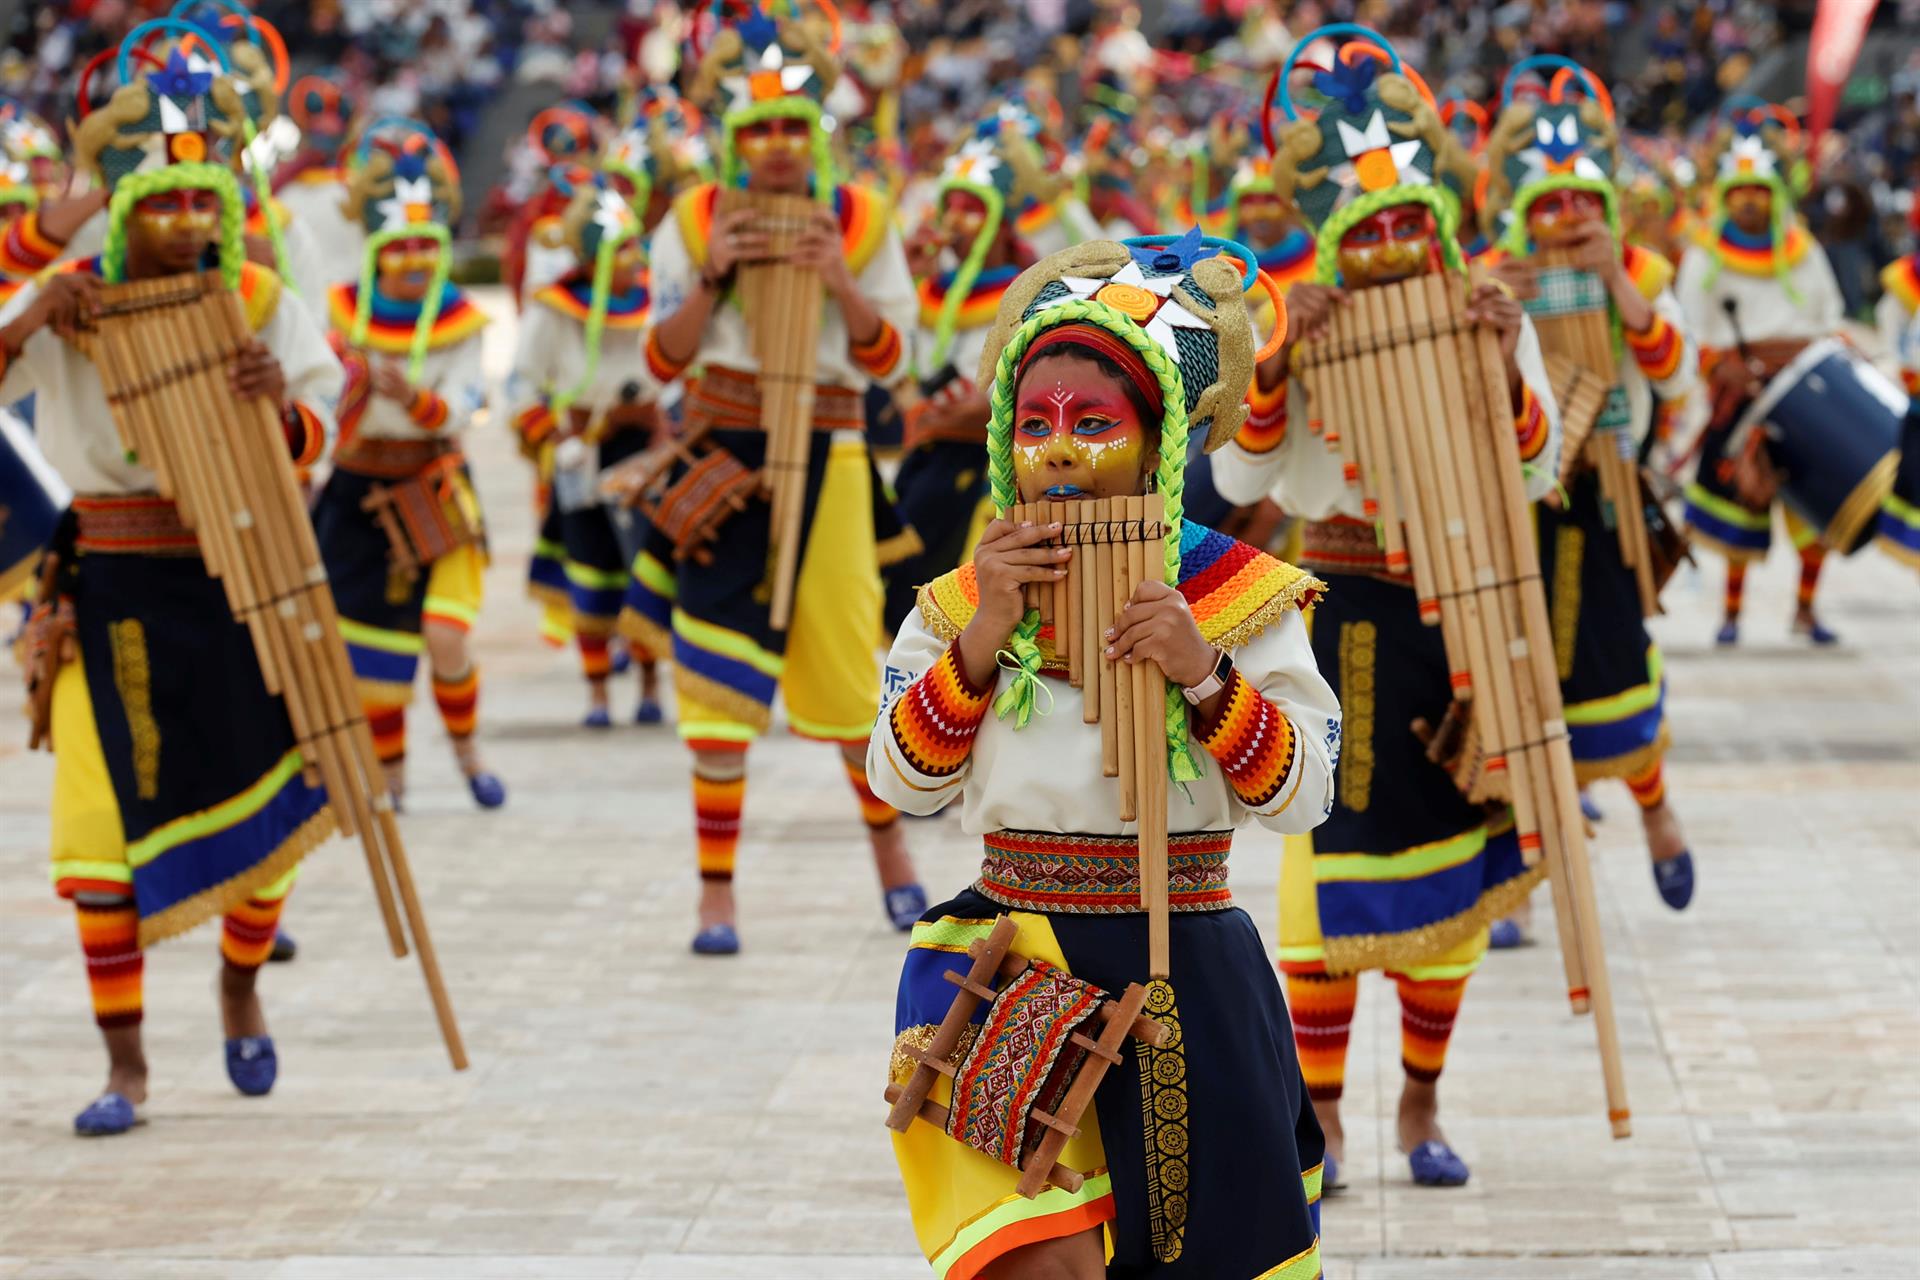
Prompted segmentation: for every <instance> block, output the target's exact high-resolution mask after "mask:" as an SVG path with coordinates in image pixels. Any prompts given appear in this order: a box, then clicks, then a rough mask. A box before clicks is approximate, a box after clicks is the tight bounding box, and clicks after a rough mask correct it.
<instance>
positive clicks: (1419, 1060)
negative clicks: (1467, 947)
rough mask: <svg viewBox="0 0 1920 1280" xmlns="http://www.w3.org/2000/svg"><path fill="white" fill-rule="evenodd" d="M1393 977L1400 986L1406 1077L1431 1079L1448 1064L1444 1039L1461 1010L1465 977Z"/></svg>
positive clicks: (1395, 975)
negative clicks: (1426, 978)
mask: <svg viewBox="0 0 1920 1280" xmlns="http://www.w3.org/2000/svg"><path fill="white" fill-rule="evenodd" d="M1393 981H1394V985H1395V986H1397V987H1399V988H1400V1064H1401V1065H1402V1066H1403V1067H1405V1068H1406V1071H1407V1078H1408V1079H1410V1080H1420V1081H1424V1082H1427V1083H1431V1082H1433V1081H1435V1080H1438V1079H1439V1078H1440V1072H1441V1070H1442V1068H1444V1067H1445V1066H1446V1065H1447V1041H1448V1039H1449V1038H1450V1037H1451V1036H1452V1035H1453V1021H1454V1019H1455V1018H1456V1017H1458V1016H1459V1014H1460V998H1461V997H1462V996H1464V995H1465V994H1466V992H1467V980H1466V979H1465V978H1439V979H1432V980H1428V981H1416V980H1414V979H1412V978H1409V977H1407V976H1406V975H1405V974H1398V973H1396V974H1394V975H1393Z"/></svg>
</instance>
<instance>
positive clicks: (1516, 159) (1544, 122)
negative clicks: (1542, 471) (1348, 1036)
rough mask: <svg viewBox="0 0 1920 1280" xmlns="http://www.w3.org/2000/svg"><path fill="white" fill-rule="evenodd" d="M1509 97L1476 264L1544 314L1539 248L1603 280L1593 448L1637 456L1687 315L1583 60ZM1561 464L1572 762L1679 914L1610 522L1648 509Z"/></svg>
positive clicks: (1683, 888) (1551, 532)
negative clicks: (1607, 378) (1628, 813)
mask: <svg viewBox="0 0 1920 1280" xmlns="http://www.w3.org/2000/svg"><path fill="white" fill-rule="evenodd" d="M1550 70H1551V71H1554V72H1555V74H1554V75H1553V77H1552V83H1551V85H1545V86H1542V88H1543V90H1544V92H1542V93H1538V94H1531V95H1523V94H1516V92H1515V87H1516V85H1517V84H1518V80H1519V77H1520V76H1521V75H1522V74H1523V73H1525V72H1528V71H1533V72H1535V73H1537V74H1539V75H1540V76H1541V77H1542V78H1543V79H1545V78H1546V76H1547V74H1548V72H1549V71H1550ZM1502 96H1503V98H1504V99H1505V101H1504V103H1503V105H1502V107H1501V113H1500V117H1499V120H1498V121H1497V122H1496V123H1495V125H1494V128H1493V131H1492V136H1491V139H1490V141H1489V142H1488V145H1487V151H1486V163H1487V174H1488V181H1487V184H1486V188H1485V192H1486V200H1485V204H1484V206H1483V207H1482V210H1481V217H1482V219H1483V221H1484V223H1485V225H1486V229H1487V234H1488V236H1489V238H1491V239H1494V240H1495V241H1496V242H1497V243H1496V246H1495V247H1494V248H1493V249H1491V250H1489V251H1488V253H1487V255H1486V256H1485V257H1484V258H1483V259H1482V260H1483V261H1484V262H1486V263H1487V264H1488V265H1489V266H1490V267H1492V268H1493V270H1494V272H1495V274H1496V276H1497V277H1498V278H1500V279H1501V280H1503V281H1505V282H1506V283H1507V284H1508V285H1509V286H1510V287H1511V288H1513V290H1514V291H1515V292H1516V293H1517V294H1518V295H1519V296H1520V298H1521V299H1522V301H1523V304H1524V305H1525V306H1526V307H1527V309H1528V311H1529V312H1530V313H1532V314H1536V315H1542V314H1544V315H1551V314H1553V313H1554V308H1555V307H1556V306H1557V305H1558V302H1557V299H1555V298H1553V297H1548V296H1542V294H1543V291H1542V289H1541V288H1540V287H1539V283H1538V281H1539V278H1538V276H1537V275H1536V273H1535V267H1534V265H1533V262H1532V259H1533V257H1534V255H1535V251H1536V250H1539V249H1546V248H1552V249H1560V250H1565V251H1566V252H1567V253H1568V254H1569V255H1570V260H1571V261H1572V263H1573V264H1574V266H1575V269H1577V270H1582V271H1586V272H1588V273H1590V274H1591V275H1593V276H1596V277H1598V278H1599V280H1600V281H1601V282H1602V283H1603V284H1604V287H1605V289H1606V292H1607V308H1608V311H1609V315H1610V320H1611V323H1612V325H1613V326H1614V327H1615V328H1616V330H1617V332H1618V333H1619V335H1620V336H1619V339H1618V343H1617V357H1616V373H1615V377H1616V382H1615V386H1614V389H1613V392H1612V394H1611V395H1610V396H1609V398H1608V401H1607V403H1606V406H1605V408H1603V409H1602V410H1601V414H1600V419H1599V421H1597V422H1596V423H1595V424H1594V428H1593V430H1594V435H1593V436H1592V437H1591V438H1590V439H1591V441H1592V443H1591V444H1590V445H1589V448H1607V449H1612V448H1617V447H1619V445H1620V441H1621V437H1622V434H1623V433H1627V434H1626V438H1627V440H1628V441H1630V442H1631V443H1632V444H1633V446H1634V455H1635V456H1636V457H1637V456H1639V448H1640V444H1641V442H1643V441H1644V440H1645V438H1646V435H1647V432H1648V431H1649V430H1650V429H1651V428H1652V425H1653V421H1654V416H1655V413H1656V406H1657V405H1658V404H1659V403H1662V402H1675V401H1678V400H1679V399H1680V398H1681V397H1683V396H1685V395H1686V394H1687V392H1688V391H1689V390H1690V389H1691V388H1692V386H1693V383H1694V377H1695V364H1694V353H1693V349H1692V345H1691V344H1690V343H1689V342H1688V340H1687V334H1686V321H1685V318H1684V317H1683V316H1682V315H1681V313H1680V304H1679V303H1678V302H1677V301H1676V300H1675V299H1674V297H1673V293H1672V291H1671V290H1670V289H1669V288H1668V285H1669V284H1670V282H1671V281H1672V279H1673V266H1672V264H1671V263H1669V262H1668V261H1667V260H1666V259H1665V258H1663V257H1661V256H1660V255H1659V254H1657V253H1655V252H1653V251H1652V250H1651V249H1644V248H1640V247H1638V246H1636V245H1630V244H1623V243H1622V242H1621V240H1620V226H1621V224H1620V210H1619V198H1618V196H1617V194H1616V190H1615V186H1614V179H1615V175H1616V168H1617V155H1618V148H1619V136H1618V133H1617V131H1616V126H1615V124H1614V119H1613V111H1612V101H1611V99H1610V98H1609V97H1607V96H1606V91H1605V88H1604V86H1602V85H1601V84H1600V82H1599V80H1598V79H1597V78H1595V77H1594V76H1593V74H1592V73H1591V72H1589V71H1586V70H1585V69H1584V68H1579V67H1576V66H1574V64H1572V63H1568V62H1566V61H1564V60H1562V59H1544V58H1543V59H1529V60H1527V61H1526V62H1523V63H1521V64H1519V65H1518V66H1516V67H1515V68H1514V69H1513V71H1512V72H1510V73H1509V74H1508V76H1507V83H1506V89H1505V91H1504V93H1503V95H1502ZM1562 474H1563V475H1568V476H1570V477H1571V478H1570V479H1569V482H1568V487H1567V492H1566V495H1565V497H1564V499H1563V498H1562V496H1561V495H1560V494H1557V493H1556V494H1554V495H1552V496H1550V497H1549V498H1548V499H1547V501H1545V502H1543V503H1541V504H1540V507H1539V508H1538V512H1539V528H1540V563H1541V566H1542V569H1543V571H1544V577H1545V587H1546V593H1547V601H1548V606H1549V613H1550V616H1551V618H1552V622H1553V629H1554V642H1555V651H1556V658H1557V660H1558V662H1559V674H1560V689H1561V695H1562V697H1563V698H1564V700H1565V705H1566V720H1567V728H1568V731H1569V733H1570V735H1571V738H1572V748H1573V762H1574V773H1575V776H1576V777H1577V778H1578V779H1579V782H1580V785H1581V786H1582V787H1583V788H1584V787H1585V786H1587V785H1588V784H1589V783H1591V782H1594V781H1596V780H1597V779H1600V778H1618V779H1620V780H1621V781H1623V782H1625V783H1626V784H1627V787H1628V788H1629V790H1631V791H1632V793H1633V797H1634V799H1635V801H1637V802H1638V804H1639V806H1640V819H1641V825H1642V826H1643V827H1644V829H1645V831H1646V837H1647V851H1648V853H1649V854H1650V855H1651V857H1652V859H1653V878H1654V883H1655V885H1656V887H1657V888H1658V890H1659V893H1660V897H1661V899H1662V900H1663V901H1664V902H1665V903H1666V904H1667V905H1668V906H1670V907H1672V908H1673V909H1674V910H1676V911H1678V910H1680V909H1682V908H1683V907H1685V906H1686V905H1687V903H1688V902H1689V901H1690V900H1691V899H1692V897H1693V878H1694V872H1693V855H1692V854H1691V853H1689V852H1688V851H1687V846H1686V838H1685V836H1684V835H1683V833H1682V832H1681V830H1680V822H1679V819H1678V818H1677V817H1676V816H1675V814H1674V812H1673V808H1672V806H1671V805H1670V804H1669V803H1668V801H1667V794H1666V783H1665V781H1664V778H1663V775H1662V770H1661V761H1662V759H1663V758H1664V757H1665V755H1666V751H1667V743H1668V737H1667V722H1666V707H1665V701H1666V678H1665V676H1664V674H1663V664H1662V662H1661V658H1660V650H1659V648H1658V647H1657V646H1656V645H1655V644H1654V643H1653V640H1652V638H1651V637H1650V636H1648V634H1647V629H1646V624H1645V622H1644V620H1643V619H1642V617H1641V602H1640V594H1639V588H1638V586H1637V585H1636V583H1635V580H1634V571H1633V570H1632V569H1631V568H1629V567H1628V566H1627V564H1626V563H1625V561H1623V560H1622V559H1621V556H1620V538H1619V535H1618V533H1617V532H1616V526H1617V523H1618V522H1619V521H1621V520H1639V519H1641V518H1642V513H1641V512H1640V511H1638V510H1634V511H1621V510H1617V509H1615V508H1614V507H1613V505H1612V504H1611V503H1608V502H1607V501H1606V500H1605V499H1604V498H1603V497H1602V495H1601V489H1600V480H1599V476H1598V474H1597V473H1596V472H1595V471H1594V469H1593V467H1592V466H1591V464H1589V463H1587V462H1584V461H1583V462H1577V463H1574V464H1573V465H1572V466H1571V467H1563V468H1562Z"/></svg>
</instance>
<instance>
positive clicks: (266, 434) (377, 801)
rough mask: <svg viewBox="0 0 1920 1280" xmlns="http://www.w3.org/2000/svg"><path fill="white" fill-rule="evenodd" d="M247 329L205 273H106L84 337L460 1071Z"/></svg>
mask: <svg viewBox="0 0 1920 1280" xmlns="http://www.w3.org/2000/svg"><path fill="white" fill-rule="evenodd" d="M252 341H253V333H252V331H251V329H250V328H249V326H248V324H247V318H246V316H245V314H244V313H243V312H242V311H241V308H240V300H239V298H238V296H237V295H236V294H235V293H234V292H233V291H232V290H230V289H228V288H227V287H226V286H225V284H224V283H223V282H222V280H221V277H220V275H219V273H218V272H206V273H202V274H198V275H179V276H168V277H165V278H162V279H157V280H140V281H133V282H129V283H126V284H116V285H107V286H105V287H103V288H102V289H101V290H100V309H99V311H98V313H97V314H96V315H95V316H94V317H93V319H92V321H91V328H90V329H89V330H88V331H87V332H85V333H83V334H82V335H81V336H80V339H79V345H80V346H81V348H82V349H83V350H84V351H85V352H86V353H87V355H88V356H89V357H90V358H91V359H92V360H93V362H94V364H95V366H96V367H97V368H98V369H99V372H100V378H101V381H102V383H103V385H104V386H105V389H106V396H107V403H108V405H109V406H110V408H111V410H112V413H113V419H114V425H115V426H116V427H118V428H119V431H120V437H121V441H122V443H123V444H124V445H125V446H126V448H127V449H128V450H129V451H130V452H131V453H133V454H134V455H135V456H137V457H138V458H139V460H140V462H141V464H142V465H144V466H146V467H148V468H150V469H151V470H152V471H153V473H154V476H155V477H156V479H157V482H158V484H159V488H160V492H161V494H162V495H163V496H165V497H167V498H169V499H171V500H172V501H173V503H174V504H175V506H177V507H178V508H179V511H180V517H181V519H182V520H183V521H185V523H186V524H187V526H188V527H189V528H191V529H193V531H194V533H195V534H196V535H197V537H198V539H199V542H200V553H201V556H202V557H203V559H204V560H205V562H206V566H207V572H208V573H209V574H210V575H211V576H213V577H215V578H217V579H219V581H220V584H221V586H222V587H223V588H224V590H225V593H226V597H227V604H228V607H229V608H231V609H232V611H233V616H234V618H235V619H236V620H237V621H239V622H240V623H242V624H243V625H244V626H245V627H246V628H247V630H248V632H249V634H250V635H251V636H252V639H253V646H254V652H255V654H257V655H258V657H259V661H260V675H261V677H262V679H263V680H264V681H265V682H266V686H267V690H268V692H270V693H272V694H274V695H276V696H278V697H280V698H281V699H282V700H283V701H284V702H285V704H286V708H287V716H288V719H289V721H290V722H291V723H292V726H293V734H294V738H295V740H296V742H297V743H298V744H299V748H300V754H301V756H302V758H303V759H304V761H305V771H306V777H307V781H308V783H309V784H310V785H318V784H324V785H325V787H326V789H327V799H328V803H329V805H330V806H331V808H332V811H333V816H334V819H335V821H336V822H337V824H338V825H339V828H340V831H341V834H343V835H356V834H357V835H358V836H359V837H360V842H361V844H362V846H363V847H364V849H365V851H366V856H367V866H368V869H369V870H370V871H371V872H372V874H373V886H374V893H375V895H376V897H378V899H379V902H380V911H381V915H382V917H383V919H384V921H385V923H386V928H387V937H388V940H389V942H390V943H391V945H392V947H393V953H394V955H396V956H404V955H406V954H407V949H408V941H407V940H408V935H409V933H410V934H411V936H412V943H413V950H414V951H415V952H416V953H417V954H418V956H419V959H420V967H421V971H422V973H423V974H424V976H425V978H426V982H427V990H428V993H429V995H430V996H431V998H432V1000H433V1007H434V1013H435V1015H436V1016H437V1018H438V1019H439V1023H440V1031H441V1035H442V1038H443V1039H444V1040H445V1041H446V1045H447V1052H448V1054H449V1056H450V1057H451V1058H452V1059H453V1065H454V1068H455V1069H456V1070H460V1069H464V1068H465V1067H466V1065H467V1058H466V1051H465V1049H464V1047H463V1046H462V1044H461V1039H460V1029H459V1025H458V1023H457V1022H456V1021H455V1020H454V1016H453V1006H452V1003H451V1002H450V1001H449V1000H448V998H447V992H446V987H445V984H444V983H443V982H442V980H441V976H440V966H439V961H438V959H437V957H436V955H435V952H434V949H433V940H432V937H431V936H430V934H429V933H428V931H427V921H426V916H425V914H424V912H423V911H422V910H421V907H420V902H419V897H418V895H417V894H416V893H415V891H414V885H413V874H412V871H411V869H410V868H409V866H408V863H407V855H406V847H405V845H403V844H402V843H401V840H400V830H399V826H398V824H397V823H396V822H395V821H394V814H393V802H392V800H391V799H390V798H389V797H388V794H387V789H386V781H385V777H384V774H383V772H382V769H381V765H380V762H379V759H378V757H377V756H375V754H374V749H373V736H372V734H371V732H370V731H369V729H368V727H367V722H366V717H365V715H364V714H363V713H362V711H361V705H360V696H359V692H358V689H357V687H356V684H355V681H354V676H353V670H352V668H351V666H350V665H349V664H348V661H347V650H346V645H345V643H344V642H343V641H342V640H341V638H340V623H339V617H338V615H337V614H336V613H335V612H334V605H333V593H332V590H331V588H330V587H329V585H328V582H327V573H326V569H325V568H324V567H323V566H322V564H321V560H320V550H319V547H318V545H317V544H316V542H315V541H314V536H313V526H312V524H311V523H310V522H309V521H308V518H307V509H306V504H305V503H304V502H303V501H302V500H301V497H300V490H299V486H298V484H297V483H296V481H295V479H294V474H293V464H292V461H291V459H289V458H288V456H287V443H286V436H285V434H284V432H283V430H282V428H281V425H280V415H279V411H278V410H277V408H276V407H275V406H273V405H270V404H269V403H268V402H267V401H266V400H265V399H264V398H258V397H256V398H254V399H250V400H241V399H238V398H236V397H235V396H234V394H233V391H232V387H231V384H230V382H229V369H230V367H231V365H232V363H233V360H234V358H235V356H236V355H237V354H238V352H239V351H240V349H241V348H242V347H244V346H246V345H247V344H248V343H250V342H252ZM396 894H397V897H398V899H399V901H400V904H401V907H402V908H403V909H404V911H405V915H406V926H405V927H404V929H403V927H402V925H401V921H400V914H399V912H397V911H396V909H395V905H394V903H395V898H396Z"/></svg>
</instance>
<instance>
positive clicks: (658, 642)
mask: <svg viewBox="0 0 1920 1280" xmlns="http://www.w3.org/2000/svg"><path fill="white" fill-rule="evenodd" d="M616 630H618V631H619V633H620V637H621V639H623V640H625V641H626V642H627V643H628V644H637V645H639V646H640V647H641V648H642V649H645V650H646V651H647V652H648V653H649V654H651V655H653V659H654V661H656V662H666V661H669V660H670V659H671V658H672V657H673V633H672V632H671V631H669V630H667V629H666V628H665V627H663V626H661V625H660V624H659V623H657V622H655V621H654V620H653V619H652V618H649V617H648V616H647V615H646V614H644V613H641V612H640V611H639V610H638V609H635V608H633V607H632V606H631V605H628V606H625V607H623V608H622V609H621V610H620V621H619V622H618V623H617V624H616Z"/></svg>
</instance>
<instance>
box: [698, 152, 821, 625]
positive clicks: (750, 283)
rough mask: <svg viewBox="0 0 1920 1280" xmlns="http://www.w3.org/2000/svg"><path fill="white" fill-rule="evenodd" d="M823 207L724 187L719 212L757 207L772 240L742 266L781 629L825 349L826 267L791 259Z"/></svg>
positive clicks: (789, 612) (795, 561)
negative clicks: (763, 253) (761, 256)
mask: <svg viewBox="0 0 1920 1280" xmlns="http://www.w3.org/2000/svg"><path fill="white" fill-rule="evenodd" d="M820 208H821V206H820V205H819V203H818V202H816V201H814V200H813V199H811V198H809V197H807V196H789V195H765V194H761V193H758V192H753V191H742V190H740V189H739V188H737V187H726V188H722V190H721V192H720V205H719V210H718V212H720V213H728V212H731V211H732V210H735V209H751V210H753V211H754V213H755V214H756V215H757V216H756V218H755V220H754V223H753V226H752V230H754V231H757V232H760V233H762V234H764V235H766V236H767V237H768V238H769V240H770V241H771V244H772V250H771V253H770V255H769V256H768V257H767V258H766V259H765V260H763V261H758V262H743V263H741V264H740V278H739V283H738V284H737V286H736V288H738V290H739V296H740V310H741V313H742V314H743V315H745V316H746V319H747V328H748V330H749V331H750V332H751V333H752V335H753V357H754V360H755V362H756V363H757V364H759V366H760V373H759V379H760V412H761V421H762V422H763V424H764V425H765V427H766V432H767V460H766V480H767V497H768V501H769V503H770V504H771V506H772V508H773V524H772V544H773V555H774V563H773V584H772V585H773V601H772V606H771V609H770V618H769V620H770V621H771V623H772V625H773V627H774V629H775V630H776V631H785V630H786V629H787V624H788V623H790V622H791V621H792V620H793V585H794V579H795V577H796V576H797V575H798V573H799V571H800V536H801V523H802V520H801V517H802V515H803V514H804V512H805V509H806V502H807V463H808V459H809V457H810V456H811V454H812V449H813V394H814V392H813V388H814V381H813V380H814V376H815V373H816V369H817V366H818V363H819V355H820V310H821V306H822V302H821V293H820V273H819V272H817V271H815V270H813V269H812V268H810V267H800V266H796V265H795V264H793V263H792V262H789V261H788V260H787V256H788V254H790V253H791V252H792V250H793V246H794V242H795V241H796V240H798V239H799V237H800V236H801V234H802V233H804V232H805V231H806V229H807V227H808V226H810V225H812V223H813V221H814V219H815V218H816V217H818V216H819V212H820Z"/></svg>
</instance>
